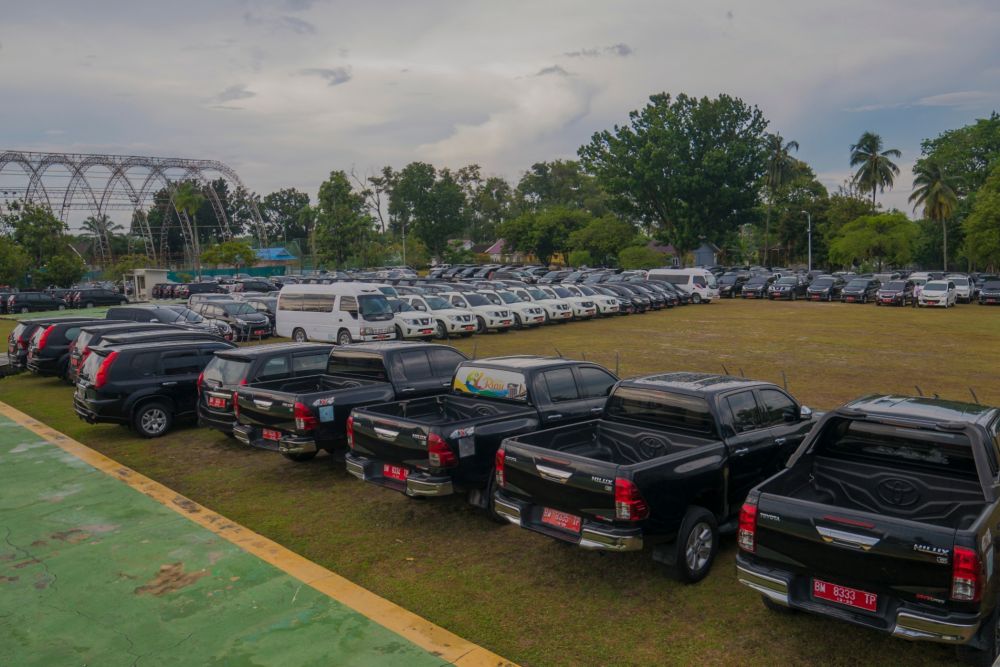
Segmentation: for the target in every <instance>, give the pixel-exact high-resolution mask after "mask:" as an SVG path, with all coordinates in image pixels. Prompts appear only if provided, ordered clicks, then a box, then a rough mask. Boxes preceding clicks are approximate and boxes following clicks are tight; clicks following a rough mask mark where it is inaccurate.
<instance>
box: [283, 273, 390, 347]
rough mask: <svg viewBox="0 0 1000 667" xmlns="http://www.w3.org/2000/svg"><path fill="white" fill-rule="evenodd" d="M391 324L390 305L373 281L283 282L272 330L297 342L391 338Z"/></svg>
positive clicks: (354, 341) (344, 343) (338, 341)
mask: <svg viewBox="0 0 1000 667" xmlns="http://www.w3.org/2000/svg"><path fill="white" fill-rule="evenodd" d="M394 327H395V322H394V317H393V312H392V306H391V305H390V304H389V300H388V299H386V297H385V294H383V293H382V292H381V290H379V288H378V287H377V286H375V285H366V284H363V283H333V284H330V285H285V286H284V287H282V288H281V292H279V293H278V307H277V309H276V310H275V331H276V332H277V334H278V335H279V336H284V337H286V338H291V339H292V340H295V341H297V342H305V341H307V340H311V341H320V342H335V343H337V344H338V345H347V344H349V343H357V342H361V341H372V340H392V339H394V338H395V337H396V333H395V330H394Z"/></svg>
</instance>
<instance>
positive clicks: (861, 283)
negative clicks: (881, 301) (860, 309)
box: [840, 278, 882, 303]
mask: <svg viewBox="0 0 1000 667" xmlns="http://www.w3.org/2000/svg"><path fill="white" fill-rule="evenodd" d="M881 286H882V285H881V283H879V281H877V280H875V279H874V278H854V279H853V280H851V281H850V282H849V283H847V284H846V285H844V289H843V290H842V291H841V292H840V301H841V302H842V303H868V302H869V301H874V300H875V295H876V294H878V290H879V287H881Z"/></svg>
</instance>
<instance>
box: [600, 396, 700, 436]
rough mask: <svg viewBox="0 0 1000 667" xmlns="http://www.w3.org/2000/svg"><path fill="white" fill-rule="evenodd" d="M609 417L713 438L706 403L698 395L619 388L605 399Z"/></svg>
mask: <svg viewBox="0 0 1000 667" xmlns="http://www.w3.org/2000/svg"><path fill="white" fill-rule="evenodd" d="M607 413H608V416H609V417H611V418H613V419H614V418H617V419H628V420H636V421H641V422H644V423H652V424H655V425H657V426H660V427H664V428H670V429H679V430H683V431H691V432H694V433H698V434H702V435H715V421H714V420H713V419H712V413H711V412H710V411H709V409H708V402H707V401H705V399H703V398H699V397H698V396H688V395H686V394H674V393H671V392H668V391H661V390H653V389H643V388H640V387H619V388H618V389H617V390H615V393H613V394H612V395H611V398H609V399H608V405H607Z"/></svg>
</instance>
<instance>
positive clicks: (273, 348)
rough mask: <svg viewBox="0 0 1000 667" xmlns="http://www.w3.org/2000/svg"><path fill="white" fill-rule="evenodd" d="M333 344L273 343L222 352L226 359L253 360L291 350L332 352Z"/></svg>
mask: <svg viewBox="0 0 1000 667" xmlns="http://www.w3.org/2000/svg"><path fill="white" fill-rule="evenodd" d="M332 348H333V343H271V344H269V345H251V346H249V347H237V348H234V349H232V350H225V351H223V352H220V355H222V356H226V357H240V358H251V357H260V356H263V355H265V354H274V353H280V352H287V351H289V350H304V351H308V350H331V349H332Z"/></svg>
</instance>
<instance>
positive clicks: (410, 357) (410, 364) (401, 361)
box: [392, 350, 441, 398]
mask: <svg viewBox="0 0 1000 667" xmlns="http://www.w3.org/2000/svg"><path fill="white" fill-rule="evenodd" d="M392 366H393V376H394V377H395V385H396V391H397V392H398V393H399V397H400V398H413V397H415V396H426V395H427V394H431V393H436V392H439V391H440V390H441V383H440V381H439V380H438V379H437V378H436V377H435V376H434V372H433V371H432V370H431V362H430V359H429V358H428V357H427V350H404V351H402V352H397V353H396V354H395V355H394V356H393V359H392Z"/></svg>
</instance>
